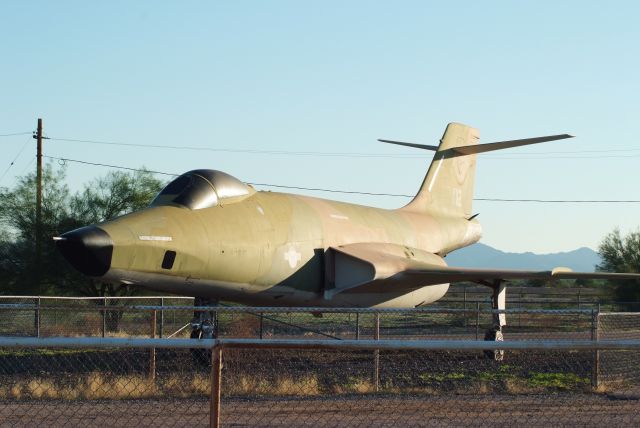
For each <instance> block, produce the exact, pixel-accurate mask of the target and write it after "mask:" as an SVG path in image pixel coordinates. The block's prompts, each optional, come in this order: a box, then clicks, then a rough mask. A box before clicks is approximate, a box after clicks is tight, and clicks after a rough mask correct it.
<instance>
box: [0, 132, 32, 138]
mask: <svg viewBox="0 0 640 428" xmlns="http://www.w3.org/2000/svg"><path fill="white" fill-rule="evenodd" d="M28 134H32V131H26V132H14V133H11V134H0V137H13V136H15V135H28Z"/></svg>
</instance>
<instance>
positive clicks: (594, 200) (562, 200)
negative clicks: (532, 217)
mask: <svg viewBox="0 0 640 428" xmlns="http://www.w3.org/2000/svg"><path fill="white" fill-rule="evenodd" d="M43 157H45V158H47V159H53V160H57V161H62V162H73V163H80V164H86V165H93V166H103V167H107V168H115V169H123V170H128V171H139V172H150V173H152V174H162V175H168V176H172V177H177V176H178V175H180V174H173V173H168V172H162V171H153V170H147V169H141V168H129V167H124V166H118V165H110V164H104V163H97V162H87V161H82V160H78V159H69V158H59V157H54V156H43ZM246 183H247V184H251V185H253V186H264V187H275V188H280V189H294V190H308V191H314V192H327V193H343V194H355V195H365V196H390V197H402V198H413V197H414V196H415V195H404V194H398V193H373V192H360V191H355V190H337V189H322V188H318V187H300V186H288V185H281V184H269V183H252V182H246ZM473 200H474V201H483V202H533V203H578V204H580V203H606V204H616V203H640V200H597V199H589V200H586V199H577V200H576V199H507V198H474V199H473Z"/></svg>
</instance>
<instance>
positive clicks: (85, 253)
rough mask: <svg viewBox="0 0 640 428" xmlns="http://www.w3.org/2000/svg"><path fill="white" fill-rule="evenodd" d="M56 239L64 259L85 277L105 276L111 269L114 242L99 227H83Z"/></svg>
mask: <svg viewBox="0 0 640 428" xmlns="http://www.w3.org/2000/svg"><path fill="white" fill-rule="evenodd" d="M54 239H55V242H56V246H57V247H58V250H59V251H60V252H61V253H62V255H63V256H64V258H65V259H67V261H68V262H69V263H71V265H72V266H73V267H74V268H76V269H77V270H79V271H80V272H82V273H83V274H85V275H88V276H95V277H97V276H103V275H104V274H105V273H107V271H108V270H109V268H110V267H111V256H112V254H113V241H112V240H111V237H110V236H109V234H108V233H107V232H105V231H104V230H102V229H100V228H99V227H96V226H87V227H82V228H80V229H75V230H72V231H71V232H67V233H64V234H62V235H61V236H59V237H56V238H54Z"/></svg>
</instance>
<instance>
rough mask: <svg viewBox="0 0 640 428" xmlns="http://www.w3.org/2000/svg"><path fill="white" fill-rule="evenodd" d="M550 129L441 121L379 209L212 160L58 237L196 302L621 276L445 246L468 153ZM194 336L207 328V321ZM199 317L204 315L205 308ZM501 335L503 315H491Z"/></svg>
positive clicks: (469, 240)
mask: <svg viewBox="0 0 640 428" xmlns="http://www.w3.org/2000/svg"><path fill="white" fill-rule="evenodd" d="M570 137H571V136H570V135H567V134H562V135H552V136H546V137H538V138H529V139H524V140H513V141H501V142H496V143H489V144H478V140H479V132H478V130H476V129H474V128H472V127H469V126H466V125H462V124H458V123H450V124H449V125H448V126H447V128H446V130H445V133H444V135H443V137H442V139H441V140H440V144H439V145H438V146H427V145H421V144H413V143H404V142H398V141H390V140H382V141H384V142H387V143H393V144H400V145H405V146H410V147H416V148H420V149H427V150H432V151H434V152H435V154H434V158H433V161H432V162H431V164H430V166H429V169H428V172H427V175H426V177H425V179H424V181H423V182H422V185H421V186H420V189H419V190H418V193H417V194H416V196H415V197H414V198H413V200H412V201H411V202H409V203H408V204H407V205H405V206H403V207H401V208H399V209H391V210H390V209H380V208H374V207H367V206H361V205H355V204H349V203H344V202H337V201H331V200H326V199H320V198H314V197H310V196H301V195H293V194H286V193H277V192H270V191H256V190H255V189H254V188H253V187H252V186H250V185H248V184H245V183H243V182H242V181H240V180H238V179H236V178H234V177H232V176H231V175H228V174H226V173H224V172H221V171H216V170H209V169H198V170H193V171H189V172H187V173H185V174H182V175H181V176H179V177H178V178H176V179H175V180H173V181H172V182H170V183H169V184H168V185H167V186H166V187H165V188H164V189H163V190H162V191H161V192H160V193H159V194H158V196H157V197H156V198H155V199H154V200H153V202H152V203H151V204H150V205H149V207H147V208H145V209H143V210H141V211H137V212H133V213H131V214H127V215H124V216H122V217H119V218H116V219H113V220H109V221H106V222H103V223H100V224H97V225H91V226H87V227H83V228H80V229H76V230H73V231H71V232H67V233H65V234H63V235H62V236H59V237H56V238H54V239H56V242H57V246H58V248H59V250H60V251H61V252H62V254H63V255H64V257H65V258H66V259H67V260H68V261H69V262H70V263H71V265H73V266H74V267H75V268H76V269H77V270H79V271H80V272H82V273H84V274H86V275H88V276H91V277H95V278H99V279H100V280H101V281H106V282H112V283H119V284H135V285H138V286H142V287H146V288H148V289H152V290H157V291H160V292H168V293H174V294H179V295H186V296H195V297H196V298H197V300H196V302H197V303H196V304H197V305H205V304H207V305H209V304H210V305H215V304H216V303H217V302H218V301H220V300H224V301H231V302H238V303H242V304H247V305H260V306H302V307H375V308H409V307H419V306H422V305H427V304H429V303H432V302H435V301H437V300H438V299H440V298H441V297H442V296H444V295H445V293H446V292H447V289H448V288H449V284H450V283H451V282H458V281H470V282H474V283H478V284H482V285H485V286H488V287H490V288H491V289H492V290H493V303H494V307H495V308H497V309H504V308H505V283H506V281H508V280H513V279H523V278H541V279H554V278H606V279H611V278H617V279H620V278H626V279H638V278H640V274H628V273H593V272H589V273H576V272H571V271H570V270H569V269H565V268H556V269H553V270H549V271H527V270H505V269H468V268H460V267H452V266H447V263H446V262H445V257H446V255H447V254H448V253H450V252H452V251H455V250H457V249H459V248H462V247H465V246H468V245H471V244H473V243H475V242H477V241H478V240H479V239H480V237H481V230H482V229H481V226H480V223H479V222H478V218H477V217H476V215H474V213H473V212H472V200H473V190H474V181H475V173H476V155H477V154H478V153H484V152H489V151H493V150H501V149H506V148H510V147H517V146H524V145H528V144H536V143H541V142H545V141H552V140H559V139H563V138H570ZM203 317H205V316H203V315H201V319H200V320H199V321H198V322H194V323H193V330H194V333H193V334H192V337H203V336H205V337H211V334H212V333H211V329H210V328H206V327H205V326H206V325H210V324H211V321H210V320H208V319H204V318H203ZM205 318H206V317H205ZM495 322H496V327H495V328H496V332H497V334H498V336H499V333H500V330H501V328H502V326H504V325H505V323H506V321H505V318H504V314H500V316H498V317H496V321H495Z"/></svg>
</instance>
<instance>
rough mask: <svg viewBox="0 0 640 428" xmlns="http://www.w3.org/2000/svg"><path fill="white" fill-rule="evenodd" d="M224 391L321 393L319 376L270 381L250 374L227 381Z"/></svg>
mask: <svg viewBox="0 0 640 428" xmlns="http://www.w3.org/2000/svg"><path fill="white" fill-rule="evenodd" d="M222 388H223V391H224V392H225V394H228V395H275V396H283V395H294V396H315V395H319V394H320V384H319V382H318V378H317V376H314V375H307V376H303V377H298V378H295V379H294V378H292V377H288V376H282V377H279V378H276V379H274V380H273V381H269V380H266V379H259V378H256V377H250V376H246V375H245V376H239V377H236V378H234V379H231V380H229V381H228V382H225V384H224V385H223V387H222Z"/></svg>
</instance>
